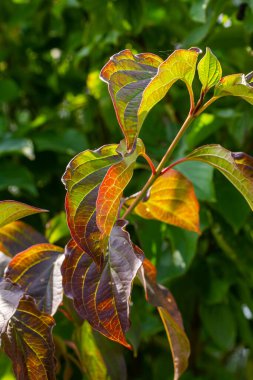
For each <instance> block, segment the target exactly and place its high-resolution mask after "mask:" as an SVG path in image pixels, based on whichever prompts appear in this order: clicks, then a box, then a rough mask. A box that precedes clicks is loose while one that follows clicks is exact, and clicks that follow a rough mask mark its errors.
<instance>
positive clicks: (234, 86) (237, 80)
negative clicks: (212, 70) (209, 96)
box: [214, 73, 253, 104]
mask: <svg viewBox="0 0 253 380" xmlns="http://www.w3.org/2000/svg"><path fill="white" fill-rule="evenodd" d="M251 74H252V73H249V74H248V75H245V74H232V75H228V76H226V77H223V78H221V80H220V81H219V83H218V84H217V85H216V86H215V91H214V97H215V98H220V97H222V96H228V95H232V96H239V97H240V98H242V99H244V100H246V102H248V103H250V104H253V86H252V75H251Z"/></svg>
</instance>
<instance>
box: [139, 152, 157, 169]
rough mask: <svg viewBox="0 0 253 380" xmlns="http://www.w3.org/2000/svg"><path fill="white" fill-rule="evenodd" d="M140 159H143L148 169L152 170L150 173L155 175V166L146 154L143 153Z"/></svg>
mask: <svg viewBox="0 0 253 380" xmlns="http://www.w3.org/2000/svg"><path fill="white" fill-rule="evenodd" d="M142 157H143V158H145V160H146V161H147V163H148V164H149V166H150V169H151V170H152V173H153V174H155V173H156V168H155V165H154V164H153V162H152V160H151V158H150V157H149V156H148V155H147V154H146V153H143V154H142Z"/></svg>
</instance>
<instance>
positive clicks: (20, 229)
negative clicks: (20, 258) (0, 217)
mask: <svg viewBox="0 0 253 380" xmlns="http://www.w3.org/2000/svg"><path fill="white" fill-rule="evenodd" d="M39 243H47V240H46V238H45V237H44V236H43V235H41V234H40V233H39V232H37V231H36V230H35V229H34V228H32V227H31V226H29V225H28V224H26V223H24V222H21V221H16V222H12V223H9V224H7V225H6V226H4V227H2V228H1V229H0V251H1V252H3V253H4V254H5V255H7V256H11V257H13V256H15V255H16V254H17V253H19V252H21V251H24V250H25V249H27V248H28V247H30V246H31V245H33V244H39Z"/></svg>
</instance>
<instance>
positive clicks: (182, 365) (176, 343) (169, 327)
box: [139, 259, 190, 380]
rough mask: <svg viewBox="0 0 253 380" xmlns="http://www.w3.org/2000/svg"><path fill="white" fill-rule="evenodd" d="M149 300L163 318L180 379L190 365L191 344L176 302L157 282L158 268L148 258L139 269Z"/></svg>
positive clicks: (175, 376)
mask: <svg viewBox="0 0 253 380" xmlns="http://www.w3.org/2000/svg"><path fill="white" fill-rule="evenodd" d="M143 272H144V273H143ZM139 278H140V280H141V281H142V283H143V285H144V288H145V291H146V297H147V300H148V302H150V303H151V304H152V305H153V306H156V307H157V308H158V311H159V313H160V316H161V318H162V321H163V324H164V327H165V330H166V333H167V336H168V340H169V343H170V348H171V352H172V356H173V363H174V380H178V379H179V377H180V376H181V375H182V373H183V372H184V371H185V370H186V368H187V366H188V358H189V355H190V344H189V341H188V338H187V336H186V334H185V332H184V327H183V322H182V318H181V315H180V312H179V310H178V308H177V305H176V302H175V300H174V298H173V296H172V294H171V293H170V291H169V290H168V289H166V288H165V287H164V286H162V285H160V284H158V283H157V282H156V268H155V267H154V265H153V264H152V263H151V262H150V261H149V260H147V259H145V260H144V261H143V267H142V270H141V271H139Z"/></svg>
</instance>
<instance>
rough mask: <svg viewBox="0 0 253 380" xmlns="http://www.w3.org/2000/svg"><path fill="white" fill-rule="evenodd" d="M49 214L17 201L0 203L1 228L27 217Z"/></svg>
mask: <svg viewBox="0 0 253 380" xmlns="http://www.w3.org/2000/svg"><path fill="white" fill-rule="evenodd" d="M39 212H47V210H43V209H41V208H37V207H33V206H29V205H27V204H25V203H21V202H17V201H0V227H2V226H4V225H5V224H8V223H11V222H13V221H14V220H17V219H21V218H24V217H25V216H28V215H32V214H37V213H39Z"/></svg>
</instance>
